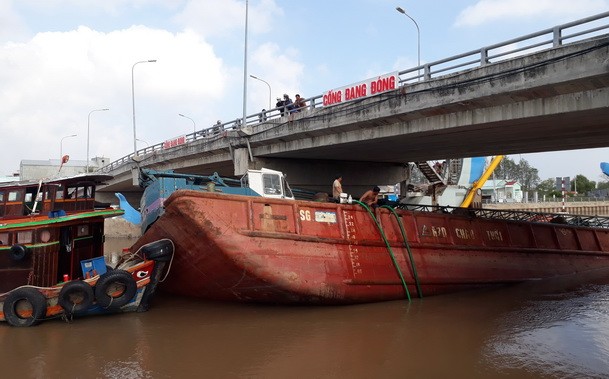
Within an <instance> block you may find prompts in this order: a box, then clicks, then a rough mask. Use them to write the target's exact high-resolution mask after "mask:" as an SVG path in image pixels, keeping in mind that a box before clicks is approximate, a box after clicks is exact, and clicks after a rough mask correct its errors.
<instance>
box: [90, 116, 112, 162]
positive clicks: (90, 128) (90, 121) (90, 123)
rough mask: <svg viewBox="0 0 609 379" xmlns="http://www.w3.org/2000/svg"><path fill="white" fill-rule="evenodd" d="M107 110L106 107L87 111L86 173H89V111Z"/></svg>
mask: <svg viewBox="0 0 609 379" xmlns="http://www.w3.org/2000/svg"><path fill="white" fill-rule="evenodd" d="M107 110H109V109H108V108H103V109H93V110H92V111H91V112H89V115H88V116H87V170H86V171H85V172H86V173H87V174H88V173H89V131H90V130H91V113H93V112H102V111H107Z"/></svg>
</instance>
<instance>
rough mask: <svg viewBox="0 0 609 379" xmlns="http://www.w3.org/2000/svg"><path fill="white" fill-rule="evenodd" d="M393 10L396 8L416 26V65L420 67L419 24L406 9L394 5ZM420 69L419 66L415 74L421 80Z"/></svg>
mask: <svg viewBox="0 0 609 379" xmlns="http://www.w3.org/2000/svg"><path fill="white" fill-rule="evenodd" d="M395 10H397V11H398V12H400V13H401V14H403V15H404V16H406V17H408V18H409V19H411V20H412V22H414V26H416V27H417V66H418V67H421V29H419V24H417V22H416V21H415V20H414V18H412V17H410V16H409V15H408V13H406V11H405V10H404V9H402V8H400V7H395ZM420 71H421V69H420V68H419V69H418V70H417V75H418V76H419V78H418V80H421V76H420V75H421V73H420Z"/></svg>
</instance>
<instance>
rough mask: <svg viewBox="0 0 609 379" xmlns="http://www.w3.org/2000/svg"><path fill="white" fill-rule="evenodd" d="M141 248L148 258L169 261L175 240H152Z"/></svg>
mask: <svg viewBox="0 0 609 379" xmlns="http://www.w3.org/2000/svg"><path fill="white" fill-rule="evenodd" d="M141 249H142V253H143V254H144V256H145V257H146V259H151V260H153V261H158V262H169V261H170V260H171V257H172V256H173V242H171V240H169V239H162V240H159V241H155V242H150V243H148V244H146V245H144V246H142V248H141Z"/></svg>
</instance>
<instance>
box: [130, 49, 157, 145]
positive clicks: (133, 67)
mask: <svg viewBox="0 0 609 379" xmlns="http://www.w3.org/2000/svg"><path fill="white" fill-rule="evenodd" d="M154 62H156V59H149V60H147V61H139V62H135V63H134V64H133V66H131V104H132V105H133V155H134V156H135V155H136V153H137V137H136V134H135V88H134V87H135V86H134V81H133V70H134V69H135V65H137V64H139V63H154Z"/></svg>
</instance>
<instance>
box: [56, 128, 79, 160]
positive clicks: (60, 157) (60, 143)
mask: <svg viewBox="0 0 609 379" xmlns="http://www.w3.org/2000/svg"><path fill="white" fill-rule="evenodd" d="M70 137H76V134H70V135H69V136H65V137H61V141H59V160H61V159H62V158H63V140H64V139H66V138H70Z"/></svg>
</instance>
